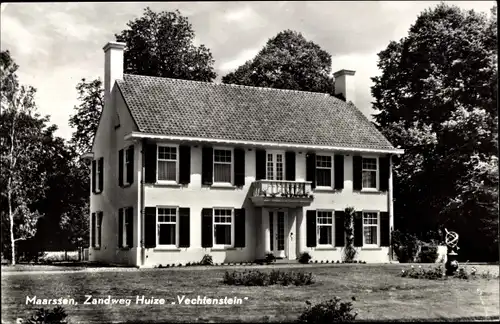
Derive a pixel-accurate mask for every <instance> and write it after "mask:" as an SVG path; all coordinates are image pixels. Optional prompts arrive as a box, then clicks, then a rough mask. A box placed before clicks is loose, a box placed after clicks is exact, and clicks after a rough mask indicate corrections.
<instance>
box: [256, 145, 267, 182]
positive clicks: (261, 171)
mask: <svg viewBox="0 0 500 324" xmlns="http://www.w3.org/2000/svg"><path fill="white" fill-rule="evenodd" d="M264 179H266V150H256V151H255V180H264Z"/></svg>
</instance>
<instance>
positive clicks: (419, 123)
mask: <svg viewBox="0 0 500 324" xmlns="http://www.w3.org/2000/svg"><path fill="white" fill-rule="evenodd" d="M378 57H379V61H378V67H379V69H380V70H381V71H382V74H381V75H380V76H377V77H374V78H372V81H373V82H374V86H373V87H372V95H373V97H374V98H375V101H374V103H373V105H374V108H375V109H376V110H377V111H378V113H377V114H376V115H374V119H375V121H376V124H377V125H378V127H379V129H380V130H381V131H382V133H383V134H384V135H385V136H386V137H387V138H388V139H389V140H390V141H391V142H392V143H393V144H394V145H396V146H400V147H402V148H404V149H405V154H404V155H403V156H402V157H400V158H398V159H396V161H395V167H394V189H395V211H396V219H395V226H396V227H398V228H403V229H406V230H408V231H412V232H415V233H418V234H420V235H423V233H425V232H426V231H428V230H429V229H437V228H439V227H448V228H449V229H450V230H452V228H453V229H454V230H456V231H457V232H459V234H460V235H461V239H460V241H461V246H462V253H461V254H462V256H464V257H467V256H468V257H469V258H473V257H474V256H476V258H477V257H479V258H486V257H491V258H496V259H498V252H494V250H492V249H491V247H492V246H493V247H494V246H496V249H497V250H496V251H498V127H497V123H498V114H497V78H498V68H497V65H496V64H497V63H496V62H497V23H496V8H494V9H493V10H492V15H491V16H490V17H487V15H485V14H480V13H477V12H475V11H473V10H471V11H463V10H460V9H459V8H458V7H456V6H451V5H447V4H444V3H441V4H439V5H437V6H436V7H435V8H433V9H428V10H425V11H424V12H422V13H421V14H420V15H419V16H418V18H417V20H416V22H415V23H414V24H413V25H412V26H411V28H410V30H409V34H408V36H407V37H405V38H403V39H401V40H399V41H397V42H396V41H392V42H390V44H389V45H388V47H387V48H386V49H385V50H383V51H381V52H380V53H379V54H378ZM495 242H496V243H495ZM486 250H488V255H486V254H484V255H480V253H481V252H484V251H486Z"/></svg>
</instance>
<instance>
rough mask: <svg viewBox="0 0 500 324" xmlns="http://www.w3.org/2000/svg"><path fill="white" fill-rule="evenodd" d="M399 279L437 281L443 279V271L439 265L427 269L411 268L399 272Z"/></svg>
mask: <svg viewBox="0 0 500 324" xmlns="http://www.w3.org/2000/svg"><path fill="white" fill-rule="evenodd" d="M401 277H408V278H414V279H429V280H438V279H442V278H444V270H443V267H442V266H441V265H438V266H435V267H431V268H429V269H424V268H422V266H419V267H418V268H415V267H413V266H411V268H410V269H409V270H401Z"/></svg>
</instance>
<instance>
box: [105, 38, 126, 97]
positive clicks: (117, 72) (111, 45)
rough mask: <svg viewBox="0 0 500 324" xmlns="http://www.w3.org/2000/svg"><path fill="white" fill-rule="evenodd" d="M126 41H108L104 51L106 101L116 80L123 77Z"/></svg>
mask: <svg viewBox="0 0 500 324" xmlns="http://www.w3.org/2000/svg"><path fill="white" fill-rule="evenodd" d="M125 45H126V44H125V43H120V42H108V43H107V44H106V45H105V46H104V47H103V48H102V49H103V51H104V101H106V98H107V97H108V96H109V94H110V92H111V90H112V88H113V85H114V84H115V81H116V80H121V79H122V78H123V50H124V49H125Z"/></svg>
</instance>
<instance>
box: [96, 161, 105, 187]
mask: <svg viewBox="0 0 500 324" xmlns="http://www.w3.org/2000/svg"><path fill="white" fill-rule="evenodd" d="M103 161H104V159H103V158H100V159H99V160H98V162H97V177H96V182H97V192H102V185H103V183H102V182H103V171H104V170H103V169H104V162H103Z"/></svg>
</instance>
